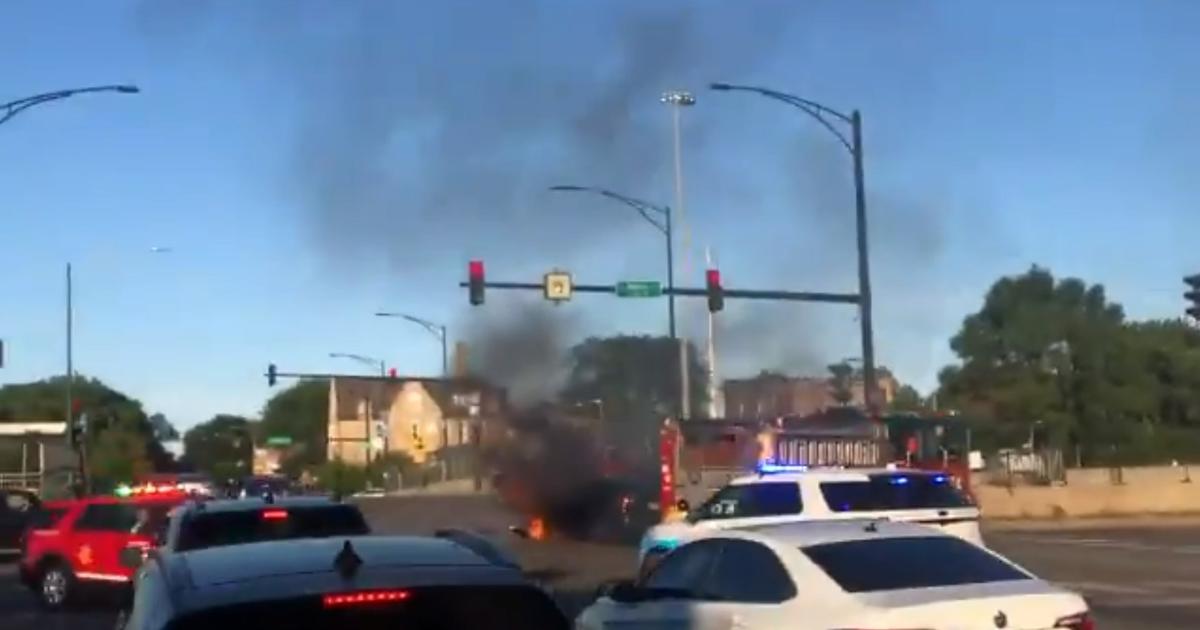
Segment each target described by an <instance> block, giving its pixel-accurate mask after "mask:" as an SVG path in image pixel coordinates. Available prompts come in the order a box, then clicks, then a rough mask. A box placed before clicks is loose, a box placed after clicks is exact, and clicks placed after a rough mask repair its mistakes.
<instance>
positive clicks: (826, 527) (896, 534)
mask: <svg viewBox="0 0 1200 630" xmlns="http://www.w3.org/2000/svg"><path fill="white" fill-rule="evenodd" d="M711 537H728V538H749V539H760V538H765V539H769V540H771V541H773V542H775V543H779V544H782V545H785V546H788V547H812V546H815V545H823V544H828V543H838V542H851V541H856V540H879V539H884V538H954V536H953V535H952V534H948V533H946V532H943V531H940V530H937V529H934V528H932V527H926V526H924V525H918V524H916V523H905V522H900V521H888V520H882V519H866V518H864V519H849V520H824V521H801V522H790V523H778V524H774V525H760V526H757V527H739V528H736V529H725V530H713V531H712V533H711V534H710V535H708V536H703V538H711Z"/></svg>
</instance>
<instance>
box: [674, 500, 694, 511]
mask: <svg viewBox="0 0 1200 630" xmlns="http://www.w3.org/2000/svg"><path fill="white" fill-rule="evenodd" d="M675 507H676V508H677V509H678V510H679V511H680V512H689V511H691V509H692V506H691V505H690V504H688V502H687V499H680V500H678V501H676V502H675Z"/></svg>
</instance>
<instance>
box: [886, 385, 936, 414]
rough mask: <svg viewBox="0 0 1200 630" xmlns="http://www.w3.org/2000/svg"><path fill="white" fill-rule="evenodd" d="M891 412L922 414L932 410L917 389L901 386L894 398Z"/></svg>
mask: <svg viewBox="0 0 1200 630" xmlns="http://www.w3.org/2000/svg"><path fill="white" fill-rule="evenodd" d="M891 410H892V411H911V412H917V413H920V412H925V411H929V410H930V409H929V405H927V404H926V402H925V399H924V398H922V397H921V393H920V392H918V391H917V390H916V388H914V387H912V386H911V385H901V386H900V387H898V388H897V389H896V394H895V395H894V396H893V397H892V404H891Z"/></svg>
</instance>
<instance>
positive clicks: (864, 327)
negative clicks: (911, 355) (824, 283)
mask: <svg viewBox="0 0 1200 630" xmlns="http://www.w3.org/2000/svg"><path fill="white" fill-rule="evenodd" d="M850 137H851V142H852V144H853V148H852V149H851V150H850V153H851V154H852V155H853V157H854V225H855V231H856V233H857V245H858V298H859V303H858V323H859V326H861V332H862V355H863V398H865V399H866V403H867V411H868V412H870V413H872V414H875V413H878V411H879V409H880V408H881V407H882V404H883V401H881V400H879V387H878V386H879V382H878V381H877V380H876V377H875V333H874V329H873V326H872V321H871V318H872V316H871V312H872V307H871V266H870V264H871V257H870V256H869V255H868V251H869V250H868V248H867V192H866V184H865V183H864V182H863V145H862V115H861V114H859V112H858V110H857V109H856V110H854V111H853V112H851V113H850Z"/></svg>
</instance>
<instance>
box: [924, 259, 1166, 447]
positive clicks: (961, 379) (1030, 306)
mask: <svg viewBox="0 0 1200 630" xmlns="http://www.w3.org/2000/svg"><path fill="white" fill-rule="evenodd" d="M1125 331H1126V327H1125V326H1124V312H1123V310H1122V309H1121V307H1120V305H1118V304H1115V303H1112V302H1109V301H1108V299H1107V298H1106V296H1105V293H1104V288H1103V287H1102V286H1100V285H1091V286H1089V285H1087V284H1086V283H1084V282H1083V281H1082V280H1078V279H1075V278H1066V279H1062V280H1056V279H1055V278H1054V276H1053V275H1052V274H1051V273H1050V272H1049V271H1047V270H1045V269H1041V268H1039V267H1033V268H1032V269H1030V271H1028V272H1027V273H1025V274H1022V275H1019V276H1014V277H1006V278H1002V279H1001V280H999V281H997V282H996V283H995V284H994V285H992V287H991V289H990V290H989V291H988V292H987V295H986V297H985V299H984V304H983V307H982V308H981V309H980V310H979V311H978V312H977V313H974V314H972V315H970V316H968V317H967V318H966V319H965V320H964V321H963V325H962V329H961V330H960V331H959V332H958V333H957V334H956V335H955V336H954V337H953V338H952V339H951V341H950V347H951V348H952V349H953V350H954V351H955V353H956V354H957V355H958V357H959V359H960V363H959V364H958V365H953V366H949V367H947V368H945V369H944V370H943V371H942V373H941V374H940V381H941V392H940V396H939V397H940V398H941V400H943V401H946V402H947V403H948V404H949V405H951V406H954V407H957V408H959V409H962V410H964V412H966V413H969V414H971V415H974V416H976V417H981V418H984V419H986V420H988V421H989V422H990V423H991V424H992V425H993V427H994V428H995V429H996V431H997V432H998V434H999V435H1000V436H1001V438H1002V440H1001V441H1002V443H1008V444H1010V445H1011V444H1016V443H1020V442H1023V441H1024V440H1023V439H1022V438H1023V436H1025V435H1027V434H1028V432H1029V430H1030V428H1031V427H1034V426H1037V427H1039V430H1040V431H1041V432H1042V433H1043V435H1044V437H1043V439H1046V438H1048V439H1049V440H1050V441H1051V442H1053V443H1057V444H1060V445H1065V444H1067V443H1068V442H1070V443H1075V444H1081V445H1084V446H1085V447H1092V448H1099V447H1100V445H1103V444H1112V443H1116V442H1121V441H1124V440H1125V439H1126V438H1127V432H1128V428H1129V426H1130V423H1131V422H1136V421H1137V420H1138V419H1140V418H1142V417H1144V416H1145V415H1146V414H1148V413H1152V412H1153V408H1154V401H1153V396H1152V394H1150V393H1148V392H1150V391H1152V390H1153V388H1152V387H1150V385H1152V384H1151V383H1150V382H1149V381H1150V379H1149V375H1148V373H1147V372H1146V370H1145V369H1144V368H1143V367H1141V362H1140V361H1139V360H1138V357H1137V356H1136V353H1134V352H1133V349H1134V348H1135V346H1136V343H1135V342H1136V340H1135V339H1132V338H1130V337H1129V335H1127V334H1125Z"/></svg>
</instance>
